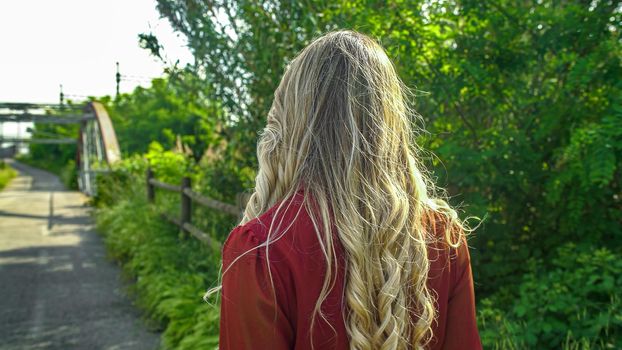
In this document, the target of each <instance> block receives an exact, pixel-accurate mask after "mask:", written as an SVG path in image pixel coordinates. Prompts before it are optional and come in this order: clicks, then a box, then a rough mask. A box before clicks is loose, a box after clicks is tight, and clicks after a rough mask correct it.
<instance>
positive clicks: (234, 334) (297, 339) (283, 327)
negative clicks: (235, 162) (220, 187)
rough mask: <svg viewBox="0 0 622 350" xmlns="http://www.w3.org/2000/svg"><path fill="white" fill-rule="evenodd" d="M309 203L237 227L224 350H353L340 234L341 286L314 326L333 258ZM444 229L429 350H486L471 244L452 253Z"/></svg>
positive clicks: (431, 280)
mask: <svg viewBox="0 0 622 350" xmlns="http://www.w3.org/2000/svg"><path fill="white" fill-rule="evenodd" d="M302 202H303V190H302V189H301V190H299V191H298V192H296V194H295V195H294V197H293V198H292V199H288V200H286V201H285V203H284V206H283V207H284V208H286V209H285V210H282V211H278V213H277V214H276V215H278V217H277V218H274V216H275V212H276V208H277V207H278V205H275V206H273V207H272V208H270V209H269V210H268V211H266V212H265V213H263V214H262V215H261V216H259V217H258V218H256V219H253V220H251V221H249V222H247V223H246V224H244V225H241V226H237V227H236V228H235V229H234V230H233V231H232V232H231V234H230V236H229V238H228V239H227V241H226V243H225V245H224V247H223V268H224V269H227V272H226V273H225V274H224V275H223V280H222V306H221V308H222V314H221V324H220V332H221V333H220V334H221V336H220V342H221V343H220V348H221V349H276V350H278V349H283V350H285V349H312V348H314V349H344V350H345V349H349V348H350V345H349V339H348V334H347V331H346V323H345V314H344V313H345V312H347V310H348V309H347V306H346V302H345V300H344V281H345V278H344V277H345V271H346V270H345V264H346V258H345V253H344V249H343V247H342V245H341V244H340V243H339V239H338V237H337V235H335V236H334V237H335V239H334V242H335V244H334V248H335V257H336V259H335V260H336V265H335V269H336V272H335V273H334V278H335V280H334V283H335V284H334V287H333V288H332V289H331V290H330V292H329V294H328V295H327V297H326V299H325V301H324V302H323V304H322V311H323V314H324V316H325V318H326V320H323V319H322V318H321V317H317V318H316V321H315V325H314V326H313V327H311V322H312V315H313V312H314V308H315V304H316V301H317V300H318V298H319V296H320V292H321V290H322V286H323V283H324V278H325V275H326V258H325V255H324V253H323V249H322V246H321V245H320V241H319V239H318V236H317V235H316V233H315V231H314V225H313V223H312V221H311V218H310V216H309V213H308V212H307V211H306V210H305V208H304V206H303V205H302ZM273 219H276V222H280V221H281V220H282V222H283V225H282V227H287V229H286V230H284V231H283V232H280V233H279V234H278V235H277V236H278V237H279V238H278V239H276V240H274V237H273V238H271V240H272V241H271V243H270V244H269V249H268V250H267V251H266V247H265V246H262V244H263V243H265V242H266V239H267V238H268V237H267V236H268V230H269V226H270V223H271V222H273ZM440 225H441V224H440V223H439V224H438V226H437V227H436V228H435V230H434V231H435V232H434V233H435V235H436V237H437V238H438V240H437V242H436V243H433V244H430V245H429V248H428V259H429V261H430V270H429V274H428V280H427V281H428V283H427V284H428V287H429V289H430V290H431V294H432V295H433V296H434V297H435V299H436V302H435V308H436V315H435V316H436V321H434V322H433V325H432V329H433V335H434V338H433V339H432V341H431V343H430V344H428V347H427V348H428V349H481V344H480V340H479V335H478V331H477V325H476V321H475V301H474V292H473V279H472V274H471V267H470V258H469V251H468V246H467V245H466V241H465V240H463V242H462V244H461V245H460V246H459V248H457V249H454V248H451V247H449V246H448V245H447V244H446V243H444V237H443V235H444V229H443V228H442V227H440ZM266 255H268V259H266ZM236 259H237V260H236ZM268 260H269V261H270V268H269V269H268V266H267V263H266V262H267V261H268ZM274 292H275V293H274ZM412 317H416V315H414V314H413V315H412ZM327 321H328V322H327ZM331 327H332V328H331ZM311 329H312V333H311ZM447 334H448V335H449V336H446V335H447ZM312 344H313V347H312Z"/></svg>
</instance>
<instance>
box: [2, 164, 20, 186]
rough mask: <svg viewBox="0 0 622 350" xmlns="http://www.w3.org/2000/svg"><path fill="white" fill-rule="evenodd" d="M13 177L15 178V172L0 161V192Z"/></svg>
mask: <svg viewBox="0 0 622 350" xmlns="http://www.w3.org/2000/svg"><path fill="white" fill-rule="evenodd" d="M15 176H17V172H16V171H15V170H14V169H13V168H11V167H10V166H8V165H7V164H6V163H5V162H4V161H0V190H2V189H3V188H4V187H5V186H6V185H7V184H8V183H9V181H11V179H13V178H14V177H15Z"/></svg>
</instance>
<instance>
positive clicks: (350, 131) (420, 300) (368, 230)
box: [225, 30, 468, 349]
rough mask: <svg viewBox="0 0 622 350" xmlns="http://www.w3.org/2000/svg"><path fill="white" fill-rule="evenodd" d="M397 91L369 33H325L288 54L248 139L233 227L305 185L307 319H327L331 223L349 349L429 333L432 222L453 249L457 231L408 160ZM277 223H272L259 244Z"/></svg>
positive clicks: (410, 142) (408, 121)
mask: <svg viewBox="0 0 622 350" xmlns="http://www.w3.org/2000/svg"><path fill="white" fill-rule="evenodd" d="M408 97H409V90H408V89H407V88H406V87H405V86H404V84H403V83H402V82H401V80H400V79H399V77H398V75H397V74H396V72H395V68H394V66H393V64H392V63H391V61H390V60H389V58H388V56H387V54H386V52H385V51H384V50H383V48H382V47H381V46H380V45H379V44H378V43H377V42H376V41H374V40H373V39H371V38H369V37H367V36H365V35H363V34H361V33H358V32H355V31H349V30H341V31H335V32H330V33H327V34H325V35H323V36H321V37H320V38H318V39H316V40H314V41H313V42H312V43H311V44H309V45H308V46H307V47H306V48H305V49H303V50H302V51H301V52H300V53H299V54H298V55H297V56H296V57H295V59H293V60H292V61H291V62H290V64H289V66H288V68H287V70H286V72H285V74H284V76H283V78H282V80H281V82H280V84H279V86H278V88H277V90H276V92H275V96H274V102H273V105H272V108H271V110H270V112H269V115H268V118H267V125H266V127H265V129H264V130H263V131H262V132H261V134H260V139H259V142H258V146H257V156H258V160H259V170H258V174H257V177H256V186H255V191H254V193H253V194H252V196H251V197H250V199H249V202H248V204H247V206H246V210H245V213H244V217H243V219H242V222H241V223H240V224H244V223H246V222H248V221H250V220H252V219H254V218H257V217H258V216H260V215H261V214H262V213H264V212H266V211H267V210H268V209H269V208H271V207H272V206H274V205H276V204H278V203H281V205H280V206H279V209H278V210H277V212H278V211H279V210H280V209H281V206H282V205H283V203H284V199H286V198H290V197H291V196H293V195H294V194H295V193H296V192H297V190H298V189H299V188H300V187H301V186H302V187H303V188H304V191H303V193H304V199H303V204H304V208H305V209H306V210H307V211H308V212H309V213H310V216H311V219H312V222H313V225H314V226H315V231H316V234H317V237H318V240H319V242H320V245H321V248H322V252H323V254H324V258H325V260H326V262H327V264H326V266H327V268H326V277H325V279H324V284H323V287H322V290H321V293H320V295H319V298H318V300H317V302H316V306H315V310H314V315H313V321H312V328H313V323H315V322H316V316H317V315H319V316H320V317H321V318H323V319H324V320H326V318H325V317H324V315H323V314H322V311H321V308H320V306H321V305H322V302H323V301H324V300H325V299H326V297H327V295H328V294H329V292H330V291H331V290H332V288H333V287H334V285H335V276H336V273H335V271H336V263H337V261H336V254H335V244H336V242H333V237H335V236H333V234H331V232H333V230H331V226H332V225H334V228H335V229H336V232H337V235H336V237H338V239H339V241H340V243H341V244H342V245H343V248H344V252H345V258H346V270H345V271H346V276H345V281H346V282H345V291H344V298H345V304H346V305H347V308H346V310H344V311H347V313H346V314H345V315H344V319H345V321H346V329H347V332H348V336H349V339H350V348H351V349H410V348H414V349H422V348H423V347H424V346H425V345H426V344H427V343H428V342H429V341H430V340H431V338H432V323H433V322H434V319H435V316H436V315H435V307H434V302H435V300H434V297H433V295H432V293H431V292H430V290H429V289H428V287H427V285H426V281H427V278H428V271H429V268H430V264H429V261H428V250H427V249H428V247H429V245H430V244H431V242H433V241H434V239H435V237H434V235H433V233H432V227H433V226H434V224H435V223H437V222H439V219H438V218H440V220H441V221H442V222H443V223H444V227H445V234H444V238H445V241H446V242H447V243H448V244H449V245H450V246H452V247H454V248H456V247H458V245H459V244H460V242H461V240H462V235H464V234H465V233H466V231H468V230H467V226H466V224H465V222H462V221H460V220H459V219H458V215H457V214H456V211H455V210H454V209H452V208H451V207H450V206H449V205H448V204H447V201H446V200H443V199H441V197H444V196H441V195H440V194H439V193H440V192H442V191H440V190H439V189H438V188H437V187H436V186H435V185H434V183H433V182H432V181H431V180H430V178H429V176H428V175H427V174H426V172H425V170H424V168H423V166H422V164H421V161H420V160H419V159H418V156H419V154H420V150H419V148H418V147H417V145H416V143H415V137H416V136H417V134H416V130H417V129H416V128H414V127H413V125H414V120H413V118H417V117H418V115H417V114H416V113H415V112H414V110H413V109H412V108H410V107H409V103H408V100H409V98H408ZM311 198H312V200H311ZM277 216H278V215H274V218H276V217H277ZM278 226H280V224H279V225H278ZM277 230H278V229H275V228H274V220H273V223H272V224H271V225H270V230H269V232H270V233H269V235H268V241H267V242H266V243H265V244H262V246H264V247H265V248H266V252H267V251H268V248H269V246H270V243H272V242H274V241H276V240H278V239H279V238H280V236H279V235H275V234H274V232H276V231H277ZM225 273H226V271H225Z"/></svg>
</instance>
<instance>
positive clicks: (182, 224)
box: [147, 168, 248, 249]
mask: <svg viewBox="0 0 622 350" xmlns="http://www.w3.org/2000/svg"><path fill="white" fill-rule="evenodd" d="M156 187H157V188H160V189H163V190H167V191H171V192H177V193H179V194H180V199H181V201H180V204H181V207H180V217H179V218H176V217H174V216H172V215H170V214H167V213H162V217H164V218H165V219H166V220H167V221H169V222H171V223H173V224H175V225H177V226H178V227H179V228H180V229H182V230H184V231H186V232H188V233H190V234H191V235H192V236H194V237H196V238H197V239H199V240H200V241H202V242H204V243H206V244H208V245H209V246H211V247H214V248H217V249H220V248H221V243H220V242H218V241H217V240H214V239H212V238H211V237H210V235H208V234H207V233H205V232H203V231H201V230H200V229H198V228H197V227H196V226H194V225H193V224H192V205H193V203H196V204H199V205H202V206H204V207H207V208H211V209H214V210H218V211H220V212H223V213H226V214H230V215H233V216H237V217H238V219H241V218H242V214H243V213H244V207H245V206H246V202H247V201H248V195H247V194H245V193H240V194H238V195H237V203H236V205H233V204H229V203H224V202H221V201H218V200H216V199H213V198H209V197H206V196H204V195H202V194H200V193H197V192H194V191H193V190H192V184H191V181H190V178H189V177H183V178H182V179H181V185H172V184H168V183H166V182H162V181H158V180H156V179H155V178H154V174H153V170H152V169H151V168H147V198H148V199H149V202H152V203H153V202H155V195H156V192H155V189H156Z"/></svg>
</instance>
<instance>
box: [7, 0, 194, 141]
mask: <svg viewBox="0 0 622 350" xmlns="http://www.w3.org/2000/svg"><path fill="white" fill-rule="evenodd" d="M148 32H152V33H154V34H155V35H156V36H157V37H158V39H159V41H160V43H161V44H162V45H163V46H164V54H165V57H166V58H167V60H168V61H169V62H175V61H176V60H178V59H179V61H180V63H181V64H182V65H183V64H185V63H188V62H191V61H192V56H191V54H190V52H189V51H188V49H187V48H186V46H185V39H184V38H183V37H180V36H178V35H177V34H176V33H174V32H173V29H172V28H171V26H170V25H169V23H168V21H167V20H166V19H160V16H159V13H158V11H157V10H156V1H155V0H125V1H122V0H54V1H49V0H19V1H18V0H12V1H11V0H7V1H2V2H0V102H49V103H58V101H59V93H60V87H59V86H60V84H62V85H63V90H64V93H65V95H66V98H69V99H73V100H82V99H83V97H82V96H103V95H113V94H114V93H115V85H116V82H115V74H116V65H115V63H116V62H119V64H120V71H121V74H123V75H129V76H134V77H140V78H139V80H132V81H128V80H125V81H121V86H120V89H121V92H129V91H132V90H133V89H134V88H135V87H136V86H137V85H143V86H148V85H149V80H148V78H153V77H157V76H160V75H162V71H163V68H164V65H163V64H162V63H161V62H160V61H158V60H156V59H155V58H153V57H151V56H150V54H149V52H148V51H147V50H144V49H141V48H140V47H139V46H138V34H139V33H148ZM72 95H74V96H72ZM2 124H3V123H0V125H2ZM29 126H30V123H20V126H19V128H18V125H16V124H14V123H4V125H2V130H0V133H3V134H4V135H5V136H9V135H15V134H17V133H20V134H22V135H24V132H25V128H27V127H29ZM18 129H20V130H19V131H18Z"/></svg>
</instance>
